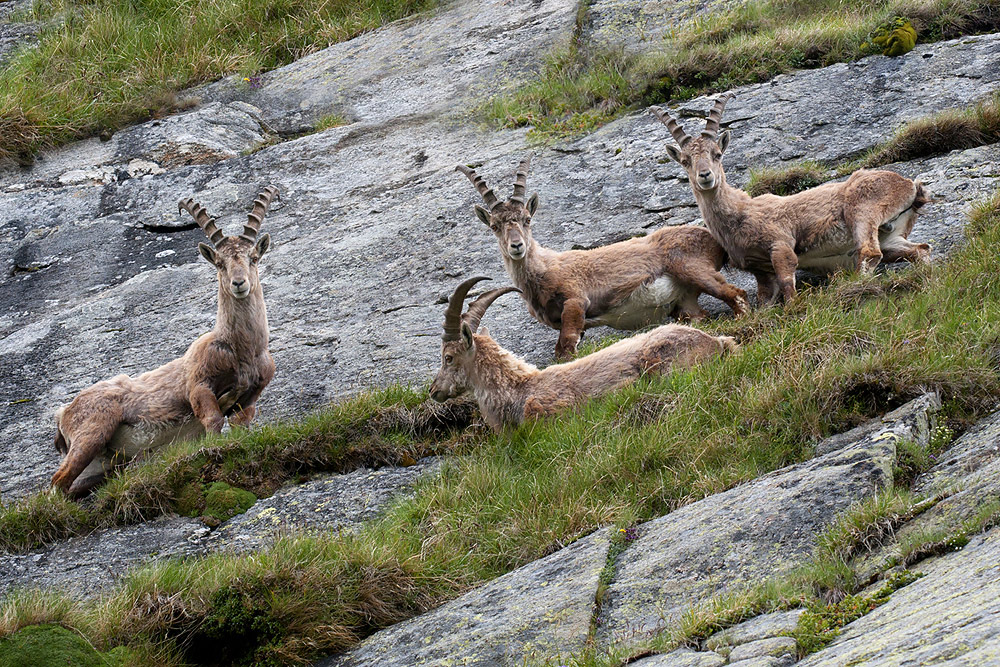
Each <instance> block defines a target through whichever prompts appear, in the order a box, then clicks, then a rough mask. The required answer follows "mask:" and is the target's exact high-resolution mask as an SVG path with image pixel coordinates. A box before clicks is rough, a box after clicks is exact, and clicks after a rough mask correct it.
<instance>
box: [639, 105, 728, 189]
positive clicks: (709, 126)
mask: <svg viewBox="0 0 1000 667" xmlns="http://www.w3.org/2000/svg"><path fill="white" fill-rule="evenodd" d="M732 97H733V95H732V94H731V93H726V94H725V95H722V96H721V97H719V99H718V100H716V102H715V106H714V107H712V111H711V112H710V113H709V114H708V122H706V123H705V129H704V130H702V132H701V136H699V137H697V138H695V137H691V136H690V135H688V134H687V133H686V132H685V131H684V128H682V127H681V126H680V125H679V124H678V123H677V120H676V119H675V118H674V117H673V116H671V115H670V114H669V113H667V112H666V111H663V110H662V109H659V108H657V107H653V108H652V112H653V114H654V115H655V116H656V117H657V118H659V119H660V121H662V122H663V124H664V125H666V126H667V129H669V130H670V134H672V135H673V137H674V141H676V142H677V146H671V145H670V144H667V154H668V155H669V156H670V157H671V158H673V159H674V160H676V161H677V162H679V163H680V165H681V166H682V167H684V169H685V171H687V173H688V178H689V179H690V180H691V185H693V186H694V187H695V188H697V189H698V190H701V191H703V192H704V191H709V190H714V189H715V188H717V187H718V186H719V185H720V184H721V183H724V182H725V178H726V173H725V171H724V170H723V169H722V154H723V153H725V152H726V148H727V147H728V146H729V130H726V131H724V132H723V133H722V134H719V121H720V120H722V111H723V110H724V109H725V108H726V102H728V101H729V100H730V99H731V98H732Z"/></svg>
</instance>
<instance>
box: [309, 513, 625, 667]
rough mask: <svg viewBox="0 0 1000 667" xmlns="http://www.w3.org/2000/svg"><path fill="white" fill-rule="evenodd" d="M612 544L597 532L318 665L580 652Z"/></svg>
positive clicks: (503, 659) (388, 666)
mask: <svg viewBox="0 0 1000 667" xmlns="http://www.w3.org/2000/svg"><path fill="white" fill-rule="evenodd" d="M608 545H609V542H608V530H601V531H598V532H596V533H593V534H591V535H589V536H587V537H585V538H583V539H581V540H579V541H577V542H574V543H573V544H571V545H569V546H568V547H565V548H564V549H561V550H560V551H557V552H556V553H554V554H551V555H550V556H546V557H545V558H542V559H540V560H537V561H535V562H533V563H531V564H529V565H526V566H524V567H522V568H520V569H518V570H515V571H513V572H511V573H509V574H506V575H504V576H502V577H500V578H499V579H496V580H494V581H493V582H491V583H489V584H487V585H486V586H483V587H482V588H478V589H476V590H474V591H471V592H469V593H466V594H465V595H463V596H462V597H460V598H458V599H456V600H453V601H452V602H449V603H447V604H445V605H444V606H442V607H439V608H438V609H435V610H434V611H431V612H428V613H426V614H423V615H422V616H418V617H416V618H413V619H410V620H409V621H404V622H402V623H399V624H397V625H394V626H392V627H391V628H387V629H385V630H382V631H381V632H378V633H376V634H374V635H372V636H371V637H369V638H368V639H366V640H365V641H363V642H362V643H361V644H360V645H359V646H358V647H357V648H355V649H354V650H352V651H350V652H348V653H345V654H343V655H340V656H335V657H333V658H330V659H328V660H324V661H322V662H320V663H319V665H318V667H354V666H357V667H362V666H370V665H380V667H415V666H416V665H435V666H438V665H440V666H445V665H469V666H470V667H471V666H473V665H483V666H484V667H485V666H486V665H508V666H514V665H522V664H524V663H525V660H536V661H541V660H544V659H547V658H553V657H555V656H556V655H567V654H571V653H573V652H575V651H579V650H580V649H582V648H583V646H584V644H585V642H586V640H587V634H588V631H589V629H590V619H591V614H592V611H593V604H594V595H595V594H596V592H597V581H598V577H599V575H600V573H601V570H602V569H603V568H604V564H605V560H606V557H607V551H608Z"/></svg>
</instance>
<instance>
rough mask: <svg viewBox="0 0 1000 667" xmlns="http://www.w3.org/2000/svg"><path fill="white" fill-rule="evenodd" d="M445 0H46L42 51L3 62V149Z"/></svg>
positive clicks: (103, 125)
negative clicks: (237, 0)
mask: <svg viewBox="0 0 1000 667" xmlns="http://www.w3.org/2000/svg"><path fill="white" fill-rule="evenodd" d="M436 4H437V0H362V1H360V2H359V1H356V0H330V1H329V2H323V3H314V2H306V1H304V0H251V1H248V2H236V1H234V0H195V1H194V2H182V1H181V0H148V1H144V2H128V1H125V0H87V1H80V2H73V1H72V0H39V2H37V3H36V4H35V6H34V9H33V13H32V16H31V18H33V19H37V20H42V21H45V23H44V25H46V26H47V27H46V28H45V29H44V30H43V32H42V35H41V37H40V41H39V44H38V46H37V48H29V49H24V50H22V51H21V52H20V53H19V54H18V56H17V57H16V58H15V59H14V60H13V62H11V63H10V64H9V65H8V66H7V68H6V69H4V70H2V71H0V158H3V157H8V156H19V157H21V158H25V157H26V156H29V155H30V154H31V153H34V152H35V151H37V150H39V149H40V148H43V147H46V146H51V145H55V144H59V143H63V142H66V141H70V140H72V139H77V138H81V137H86V136H91V135H95V134H98V133H101V132H104V131H110V130H115V129H118V128H119V127H122V126H123V125H127V124H129V123H133V122H136V121H141V120H146V119H148V118H150V117H153V116H158V115H161V114H164V113H169V112H171V111H173V110H174V109H175V108H177V105H178V104H182V105H183V104H184V103H185V102H184V101H183V100H178V98H177V93H178V92H179V91H181V90H184V89H185V88H187V87H190V86H192V85H195V84H198V83H202V82H205V81H211V80H214V79H218V78H220V77H222V76H225V75H227V74H234V73H242V74H243V75H244V83H245V85H247V86H248V87H251V88H252V87H254V86H256V85H258V81H259V78H258V77H257V76H256V75H257V74H259V73H260V72H264V71H266V70H269V69H273V68H275V67H278V66H281V65H284V64H287V63H289V62H292V61H293V60H295V59H297V58H301V57H302V56H304V55H306V54H308V53H310V52H312V51H316V50H318V49H321V48H324V47H326V46H328V45H330V44H333V43H335V42H339V41H342V40H345V39H349V38H351V37H354V36H356V35H358V34H359V33H361V32H364V31H367V30H371V29H373V28H376V27H378V26H380V25H382V24H383V23H386V22H388V21H392V20H394V19H397V18H400V17H402V16H406V15H408V14H412V13H414V12H418V11H422V10H425V9H428V8H431V7H434V6H435V5H436Z"/></svg>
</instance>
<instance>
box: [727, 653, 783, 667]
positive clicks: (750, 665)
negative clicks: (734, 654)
mask: <svg viewBox="0 0 1000 667" xmlns="http://www.w3.org/2000/svg"><path fill="white" fill-rule="evenodd" d="M793 664H795V656H791V655H786V656H783V657H781V658H775V657H774V656H771V655H765V656H761V657H759V658H747V659H746V660H737V661H736V662H730V663H729V665H730V667H789V666H790V665H793Z"/></svg>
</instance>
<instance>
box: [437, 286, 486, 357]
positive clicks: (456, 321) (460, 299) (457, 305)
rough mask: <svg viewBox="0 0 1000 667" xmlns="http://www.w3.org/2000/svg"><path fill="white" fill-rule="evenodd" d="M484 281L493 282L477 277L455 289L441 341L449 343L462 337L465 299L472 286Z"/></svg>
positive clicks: (449, 302) (446, 313)
mask: <svg viewBox="0 0 1000 667" xmlns="http://www.w3.org/2000/svg"><path fill="white" fill-rule="evenodd" d="M482 280H493V279H492V278H488V277H486V276H476V277H475V278H469V279H468V280H466V281H465V282H463V283H462V284H461V285H459V286H458V287H456V288H455V292H454V293H453V294H452V295H451V298H450V299H448V309H447V310H445V311H444V335H443V336H441V340H443V341H444V342H446V343H447V342H448V341H450V340H458V339H459V338H461V337H462V307H463V306H464V305H465V297H466V295H468V293H469V290H470V289H472V286H473V285H475V284H476V283H478V282H480V281H482Z"/></svg>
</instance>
